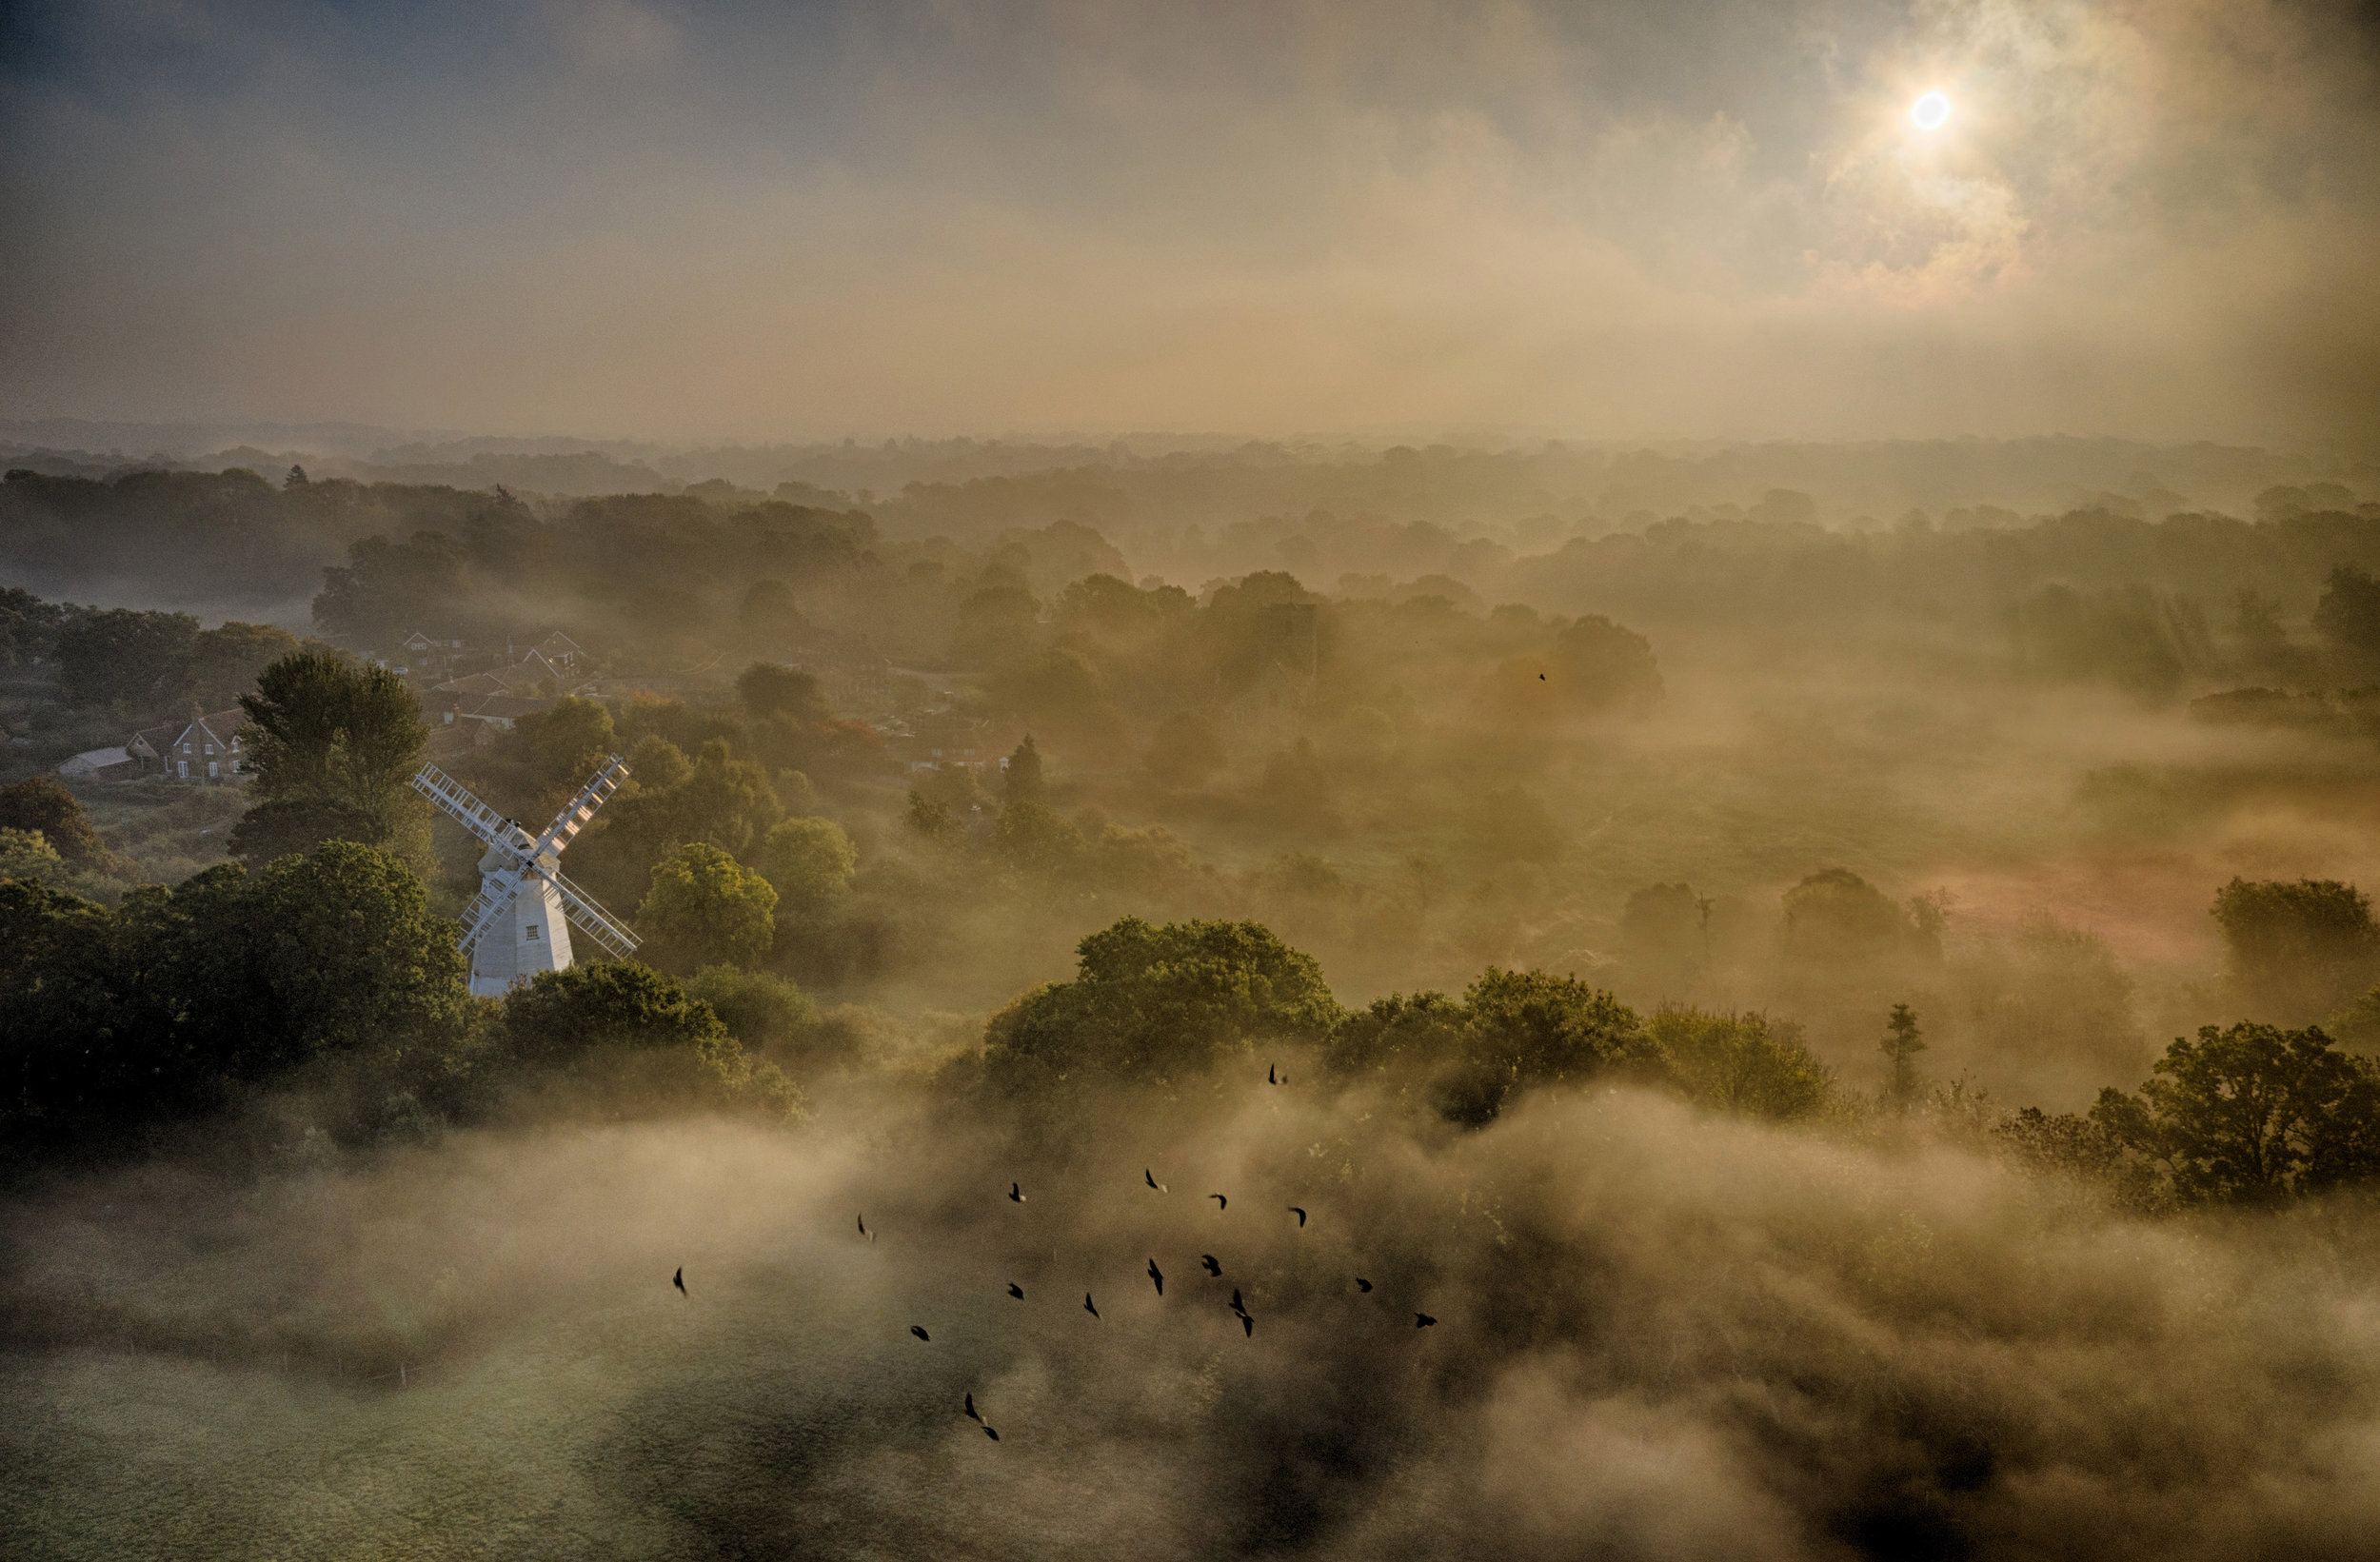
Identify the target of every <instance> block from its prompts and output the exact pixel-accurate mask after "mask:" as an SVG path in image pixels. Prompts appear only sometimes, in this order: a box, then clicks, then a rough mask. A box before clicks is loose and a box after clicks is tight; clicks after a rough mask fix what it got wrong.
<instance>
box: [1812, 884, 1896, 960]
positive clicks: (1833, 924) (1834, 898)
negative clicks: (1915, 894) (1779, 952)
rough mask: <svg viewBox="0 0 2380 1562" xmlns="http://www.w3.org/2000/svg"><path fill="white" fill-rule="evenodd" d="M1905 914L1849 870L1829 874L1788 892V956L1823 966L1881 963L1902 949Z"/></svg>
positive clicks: (1872, 886)
mask: <svg viewBox="0 0 2380 1562" xmlns="http://www.w3.org/2000/svg"><path fill="white" fill-rule="evenodd" d="M1909 933H1910V929H1909V923H1908V922H1907V920H1906V919H1904V918H1903V916H1902V914H1901V908H1900V907H1898V906H1896V905H1894V903H1893V902H1892V900H1891V899H1890V898H1888V897H1887V896H1886V895H1885V894H1884V893H1883V892H1882V891H1880V890H1878V889H1877V888H1876V887H1875V886H1874V885H1873V884H1871V883H1869V882H1868V881H1867V880H1865V879H1862V878H1860V877H1859V876H1858V875H1857V874H1855V873H1854V872H1852V871H1851V870H1850V869H1849V868H1826V869H1823V870H1821V871H1820V872H1817V873H1814V874H1812V875H1811V876H1810V877H1809V878H1807V879H1804V880H1802V881H1801V882H1800V883H1798V884H1795V886H1794V887H1793V888H1792V889H1789V890H1787V891H1786V892H1785V952H1786V953H1787V954H1788V955H1790V956H1792V957H1794V958H1795V959H1803V960H1808V961H1810V962H1812V963H1814V964H1820V965H1842V964H1850V963H1854V962H1862V961H1868V960H1874V959H1881V958H1882V957H1884V956H1886V955H1889V954H1891V953H1893V952H1894V950H1896V949H1898V948H1900V947H1902V945H1903V944H1904V943H1905V942H1906V940H1907V939H1908V938H1909Z"/></svg>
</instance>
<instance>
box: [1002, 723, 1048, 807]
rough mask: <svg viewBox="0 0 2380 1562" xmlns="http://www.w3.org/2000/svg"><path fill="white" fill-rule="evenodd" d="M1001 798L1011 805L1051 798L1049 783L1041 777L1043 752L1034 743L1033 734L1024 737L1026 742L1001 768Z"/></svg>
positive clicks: (1018, 746)
mask: <svg viewBox="0 0 2380 1562" xmlns="http://www.w3.org/2000/svg"><path fill="white" fill-rule="evenodd" d="M1000 780H1001V796H1002V799H1003V801H1007V802H1009V803H1012V804H1013V803H1019V802H1041V801H1045V800H1046V799H1047V798H1048V796H1049V783H1048V782H1047V781H1044V780H1043V779H1042V777H1041V748H1040V746H1039V745H1037V744H1036V743H1035V742H1034V741H1033V734H1031V733H1030V732H1028V733H1026V734H1025V735H1024V741H1022V742H1021V743H1019V744H1018V745H1017V746H1016V749H1015V751H1014V752H1012V753H1011V754H1010V755H1009V756H1008V762H1007V763H1006V764H1005V765H1002V767H1001V773H1000Z"/></svg>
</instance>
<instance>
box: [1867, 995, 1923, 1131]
mask: <svg viewBox="0 0 2380 1562" xmlns="http://www.w3.org/2000/svg"><path fill="white" fill-rule="evenodd" d="M1925 1050H1926V1038H1925V1033H1924V1032H1923V1031H1921V1030H1919V1029H1918V1028H1917V1016H1916V1013H1915V1012H1914V1010H1912V1009H1911V1008H1910V1007H1909V1005H1908V1004H1906V1003H1895V1004H1894V1005H1893V1013H1892V1016H1891V1018H1888V1019H1886V1020H1885V1022H1884V1039H1883V1040H1881V1041H1879V1042H1877V1043H1876V1051H1878V1052H1880V1053H1882V1054H1884V1056H1885V1058H1887V1059H1888V1060H1889V1061H1890V1062H1891V1063H1892V1065H1893V1078H1892V1082H1891V1084H1890V1085H1889V1086H1888V1087H1887V1088H1888V1091H1889V1093H1890V1095H1891V1097H1892V1099H1893V1102H1894V1105H1896V1106H1898V1107H1899V1108H1900V1109H1901V1110H1902V1111H1904V1112H1906V1111H1907V1110H1909V1103H1910V1102H1912V1101H1914V1100H1915V1099H1916V1098H1917V1055H1918V1054H1919V1053H1921V1052H1923V1051H1925Z"/></svg>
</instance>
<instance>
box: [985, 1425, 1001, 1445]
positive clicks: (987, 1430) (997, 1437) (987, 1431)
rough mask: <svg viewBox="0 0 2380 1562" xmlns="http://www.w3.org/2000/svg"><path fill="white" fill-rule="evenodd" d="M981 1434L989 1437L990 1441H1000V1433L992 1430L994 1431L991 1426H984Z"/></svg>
mask: <svg viewBox="0 0 2380 1562" xmlns="http://www.w3.org/2000/svg"><path fill="white" fill-rule="evenodd" d="M983 1435H984V1436H986V1437H989V1438H990V1439H991V1440H992V1441H994V1442H998V1441H1000V1433H997V1432H994V1431H993V1430H992V1429H991V1428H989V1427H985V1428H984V1429H983Z"/></svg>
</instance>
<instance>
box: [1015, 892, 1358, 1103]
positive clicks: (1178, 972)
mask: <svg viewBox="0 0 2380 1562" xmlns="http://www.w3.org/2000/svg"><path fill="white" fill-rule="evenodd" d="M1076 953H1077V955H1078V957H1079V960H1080V963H1079V965H1078V970H1077V975H1076V977H1075V979H1074V980H1072V981H1062V982H1053V983H1051V984H1049V985H1047V986H1044V987H1040V988H1036V989H1035V990H1034V991H1032V992H1030V993H1027V994H1025V995H1024V996H1023V997H1022V998H1018V999H1017V1000H1016V1001H1015V1002H1013V1003H1011V1004H1009V1005H1008V1006H1007V1007H1006V1008H1005V1009H1002V1011H1001V1012H1000V1013H999V1014H997V1015H995V1016H993V1017H992V1020H991V1022H990V1024H989V1025H988V1026H987V1027H986V1028H985V1030H984V1044H985V1055H984V1060H985V1067H986V1069H987V1071H988V1073H989V1075H990V1077H991V1078H992V1079H993V1080H994V1081H995V1082H996V1083H997V1084H999V1085H1001V1086H1002V1087H1003V1088H1006V1089H1008V1090H1011V1091H1015V1092H1019V1093H1024V1094H1038V1093H1041V1092H1043V1091H1046V1090H1050V1089H1054V1088H1058V1087H1060V1086H1061V1085H1064V1084H1067V1083H1073V1084H1078V1085H1080V1084H1088V1083H1094V1082H1100V1081H1115V1082H1123V1081H1133V1082H1139V1083H1144V1084H1154V1085H1180V1084H1183V1083H1187V1082H1188V1081H1189V1080H1190V1079H1191V1078H1194V1077H1196V1076H1198V1075H1200V1074H1201V1073H1203V1072H1204V1071H1206V1070H1207V1069H1209V1068H1211V1067H1212V1066H1214V1065H1215V1064H1216V1063H1218V1062H1220V1061H1221V1060H1222V1059H1223V1058H1228V1057H1234V1056H1246V1055H1247V1054H1248V1053H1249V1052H1250V1050H1251V1049H1252V1048H1253V1047H1254V1046H1255V1045H1256V1044H1258V1043H1259V1042H1262V1041H1271V1040H1294V1041H1319V1040H1321V1039H1322V1038H1325V1037H1326V1036H1327V1035H1328V1034H1329V1033H1330V1031H1331V1029H1332V1027H1333V1026H1335V1025H1336V1024H1337V1023H1338V1022H1339V1018H1340V1017H1341V1015H1342V1013H1343V1011H1342V1010H1341V1009H1340V1008H1339V1003H1338V1001H1337V1000H1336V999H1335V998H1332V997H1331V993H1330V988H1329V986H1328V985H1327V984H1326V983H1325V982H1324V981H1323V979H1322V968H1321V967H1320V966H1319V965H1317V964H1316V963H1315V961H1314V959H1313V957H1312V956H1309V955H1305V954H1301V953H1299V951H1298V950H1295V949H1292V948H1290V947H1289V946H1288V945H1287V944H1285V943H1283V942H1281V941H1280V939H1279V938H1277V937H1275V936H1274V935H1273V933H1272V932H1271V930H1269V929H1267V928H1265V927H1262V926H1260V925H1259V924H1258V923H1255V922H1206V921H1188V922H1168V923H1165V924H1164V925H1162V926H1153V925H1151V924H1150V923H1148V922H1145V921H1142V920H1141V919H1139V918H1137V917H1127V918H1125V919H1122V920H1121V921H1119V922H1117V923H1115V924H1114V925H1113V926H1111V927H1108V928H1105V929H1102V930H1101V931H1100V932H1098V933H1094V934H1092V935H1091V936H1090V937H1089V938H1087V939H1083V940H1082V942H1081V944H1079V945H1078V946H1077V948H1076Z"/></svg>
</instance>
